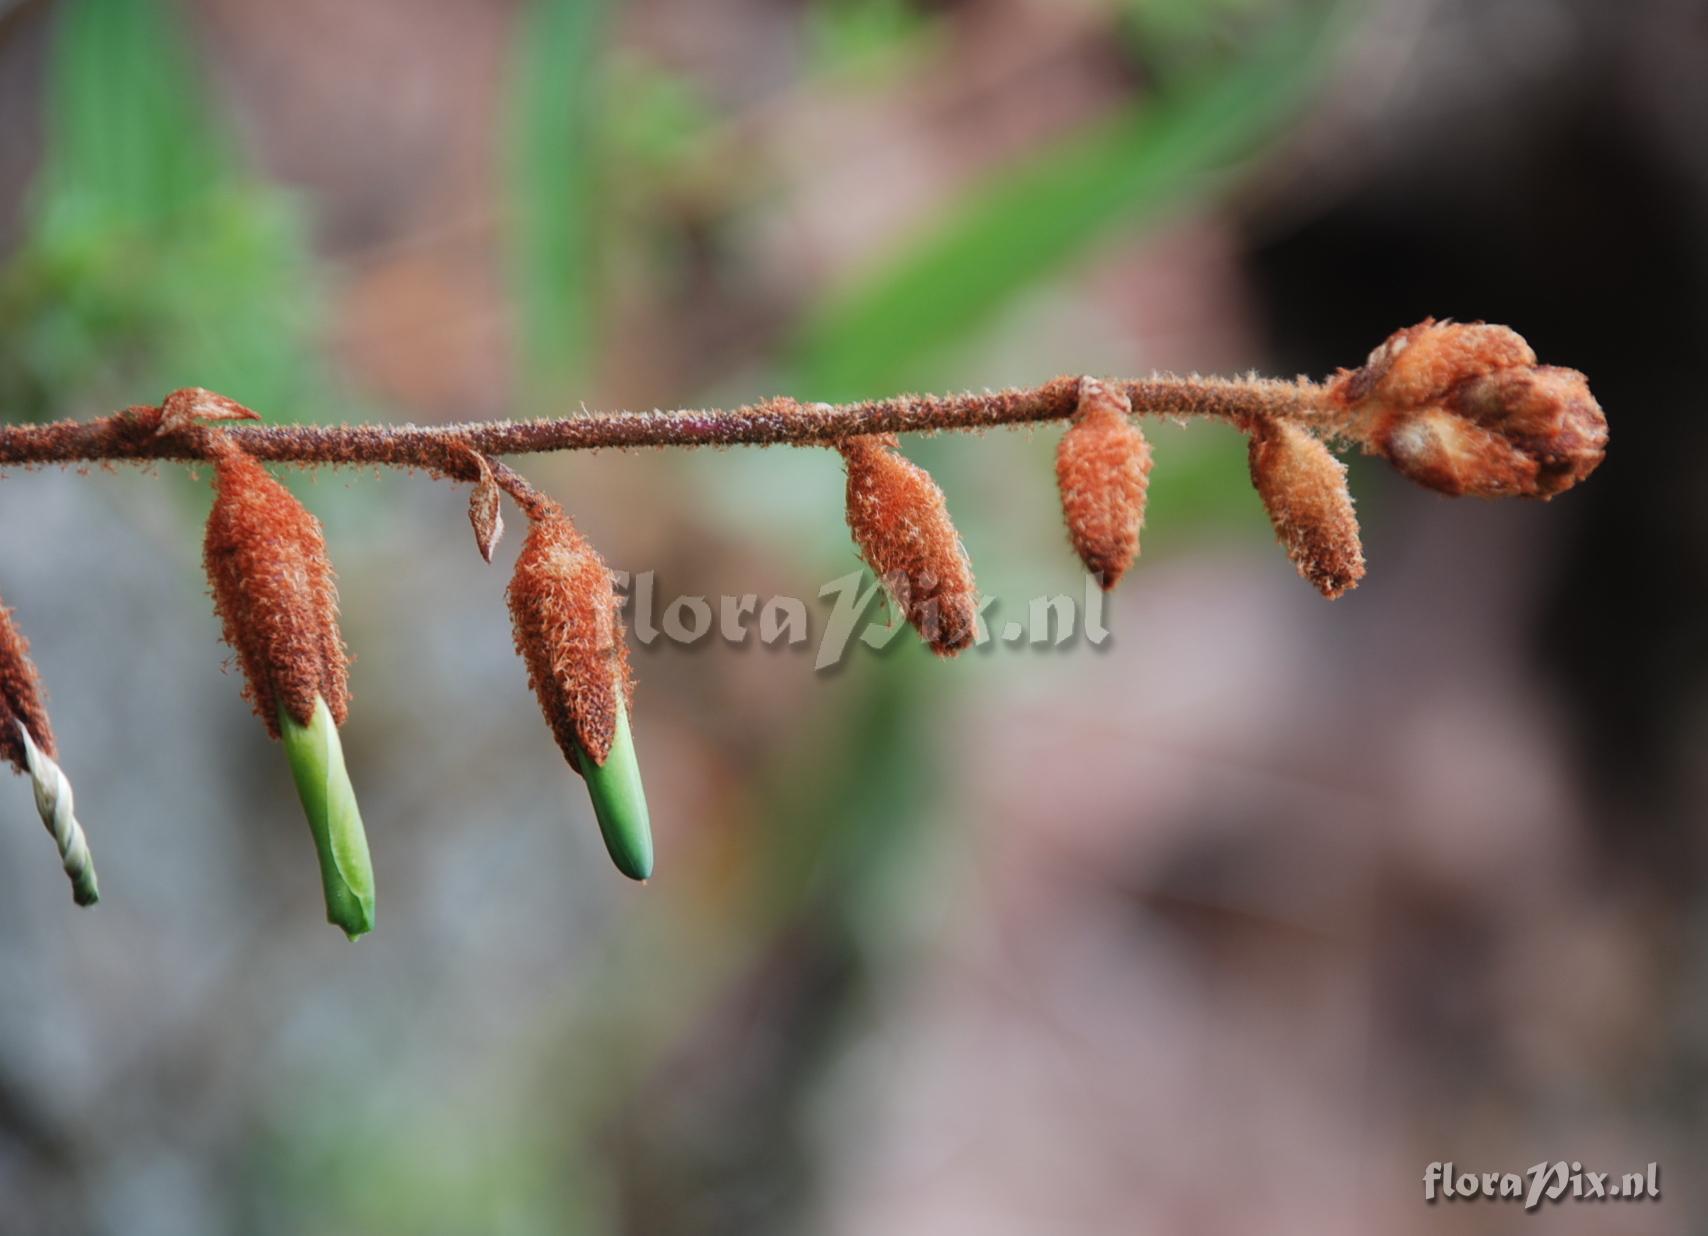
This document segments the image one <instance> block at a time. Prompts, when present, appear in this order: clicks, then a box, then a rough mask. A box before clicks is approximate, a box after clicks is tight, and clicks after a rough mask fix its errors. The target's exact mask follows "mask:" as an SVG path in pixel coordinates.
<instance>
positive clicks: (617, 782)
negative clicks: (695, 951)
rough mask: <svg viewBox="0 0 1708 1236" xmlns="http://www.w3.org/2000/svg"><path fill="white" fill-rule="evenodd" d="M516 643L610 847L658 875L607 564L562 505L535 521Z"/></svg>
mask: <svg viewBox="0 0 1708 1236" xmlns="http://www.w3.org/2000/svg"><path fill="white" fill-rule="evenodd" d="M508 600H509V604H510V621H511V626H512V628H513V630H514V633H515V637H516V651H517V652H518V653H520V654H521V656H522V660H523V661H524V662H526V664H527V666H528V685H529V686H530V687H532V688H533V691H534V696H535V698H536V699H538V700H539V702H540V711H541V713H543V714H544V716H545V719H546V724H547V725H548V726H549V727H550V728H551V731H552V736H553V737H554V738H556V739H557V744H558V749H559V750H560V751H562V752H563V755H564V758H565V759H566V760H568V761H569V766H570V767H571V768H573V769H575V771H576V772H578V773H580V774H581V775H582V777H583V778H584V779H585V780H586V782H587V788H588V792H589V794H590V795H591V796H592V799H593V808H594V814H595V815H596V816H597V817H598V820H599V830H600V833H601V835H602V836H603V837H604V839H605V846H606V849H607V850H608V851H609V852H610V855H611V859H612V861H613V862H615V863H616V865H617V868H618V870H620V871H622V873H623V874H624V875H626V876H629V877H630V878H631V879H635V880H645V879H647V878H649V877H650V876H651V874H652V861H653V856H652V830H651V823H650V819H649V817H648V814H647V807H646V796H645V793H644V791H643V790H642V787H641V782H640V772H639V765H638V763H637V761H636V759H635V754H634V743H633V741H632V738H631V736H630V733H629V721H628V710H629V704H630V702H631V700H632V698H633V695H634V685H633V682H632V679H631V677H630V673H629V654H628V647H627V645H626V644H625V643H624V642H623V630H622V623H621V622H620V621H619V619H618V616H617V615H618V601H617V595H616V591H615V589H614V588H613V587H612V585H611V572H610V571H609V570H608V569H607V568H606V566H605V562H604V560H603V559H602V558H600V556H599V554H598V553H597V551H595V550H594V549H593V547H592V546H591V545H589V544H588V543H587V541H586V540H584V539H583V538H582V536H581V534H580V533H579V532H577V531H576V529H575V525H574V524H572V523H570V521H569V519H568V518H567V517H566V516H565V515H564V514H563V513H562V511H559V510H555V509H554V510H552V511H550V512H548V513H547V514H546V515H545V516H544V517H542V518H537V519H535V520H534V521H533V523H532V525H531V527H530V528H529V530H528V536H527V539H526V540H525V541H524V542H523V544H522V551H521V553H520V554H519V555H518V556H517V558H516V571H515V574H514V575H513V576H512V577H511V580H510V588H509V592H508Z"/></svg>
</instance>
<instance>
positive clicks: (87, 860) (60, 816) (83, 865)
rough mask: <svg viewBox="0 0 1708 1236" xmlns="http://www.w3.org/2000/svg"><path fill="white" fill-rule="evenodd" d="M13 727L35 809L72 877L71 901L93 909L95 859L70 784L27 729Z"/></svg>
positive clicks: (96, 889)
mask: <svg viewBox="0 0 1708 1236" xmlns="http://www.w3.org/2000/svg"><path fill="white" fill-rule="evenodd" d="M14 724H16V725H17V727H18V734H19V736H20V737H22V738H23V740H24V762H25V765H26V766H27V767H28V768H29V770H30V782H31V784H32V786H33V787H34V789H35V792H36V810H37V811H39V812H40V813H41V817H42V823H43V824H45V825H47V831H48V832H50V833H51V834H53V843H54V844H55V845H56V846H58V847H59V857H60V858H61V859H62V860H63V861H64V863H65V874H66V875H68V876H70V877H71V897H72V900H74V901H76V902H77V904H78V905H80V906H92V905H94V904H95V903H96V902H97V901H99V900H100V899H101V889H100V885H99V883H98V882H97V881H96V879H95V859H94V856H93V855H92V854H90V853H89V842H88V840H87V839H86V838H85V837H84V836H83V826H82V825H81V824H79V823H78V822H77V816H76V815H75V813H74V812H73V810H72V795H71V782H70V781H68V780H67V779H66V776H65V773H64V772H62V771H61V770H60V767H59V765H58V764H56V763H54V762H53V760H52V759H51V758H50V757H49V756H48V754H47V753H46V752H45V751H43V750H42V749H41V748H40V747H38V746H36V741H35V739H33V738H31V737H30V729H29V726H27V725H25V724H24V723H23V722H22V721H16V722H14Z"/></svg>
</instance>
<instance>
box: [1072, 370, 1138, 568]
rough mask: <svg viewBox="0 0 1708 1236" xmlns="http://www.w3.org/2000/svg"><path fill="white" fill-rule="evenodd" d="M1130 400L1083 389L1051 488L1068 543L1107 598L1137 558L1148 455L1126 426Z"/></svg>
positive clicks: (1092, 382) (1097, 388) (1084, 385)
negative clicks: (1058, 500) (1055, 492)
mask: <svg viewBox="0 0 1708 1236" xmlns="http://www.w3.org/2000/svg"><path fill="white" fill-rule="evenodd" d="M1132 410H1133V405H1132V404H1131V402H1129V401H1128V399H1127V396H1126V395H1124V394H1122V393H1121V392H1120V391H1117V390H1114V389H1112V388H1110V387H1109V386H1107V385H1105V384H1104V383H1102V382H1099V381H1097V380H1096V379H1094V378H1085V379H1083V380H1082V381H1081V383H1080V393H1079V411H1078V412H1077V413H1076V414H1075V416H1074V420H1073V424H1072V425H1070V426H1069V427H1068V431H1067V432H1066V433H1065V434H1063V435H1062V440H1061V442H1060V443H1059V444H1058V445H1057V447H1056V487H1057V489H1058V490H1060V491H1061V499H1062V515H1063V517H1064V518H1065V519H1066V520H1067V527H1068V536H1069V538H1070V539H1071V540H1072V541H1073V547H1074V550H1075V552H1077V553H1078V554H1079V558H1080V561H1081V562H1083V563H1085V569H1086V570H1088V571H1090V572H1091V573H1092V574H1093V575H1095V576H1096V577H1097V579H1098V582H1099V583H1101V584H1102V586H1103V587H1104V589H1105V590H1107V589H1110V588H1113V587H1114V586H1115V584H1116V581H1118V580H1119V579H1120V578H1121V576H1122V575H1124V574H1126V572H1127V569H1128V568H1129V567H1131V566H1132V565H1133V563H1134V561H1135V560H1136V559H1137V558H1138V556H1139V530H1140V529H1141V528H1143V527H1144V522H1145V491H1146V489H1147V488H1148V487H1149V484H1150V474H1151V448H1150V444H1149V443H1147V442H1146V441H1145V436H1144V434H1142V433H1141V432H1139V427H1138V426H1137V425H1135V424H1133V422H1132V421H1131V420H1130V419H1129V417H1130V415H1131V413H1132Z"/></svg>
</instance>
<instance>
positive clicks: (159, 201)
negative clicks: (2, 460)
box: [0, 0, 335, 418]
mask: <svg viewBox="0 0 1708 1236" xmlns="http://www.w3.org/2000/svg"><path fill="white" fill-rule="evenodd" d="M47 77H48V80H47V100H48V107H47V118H46V126H45V133H44V138H45V146H44V149H43V153H42V164H41V171H40V173H39V174H38V177H37V179H36V181H35V183H34V184H33V185H32V186H31V190H30V194H29V197H28V211H27V216H26V219H25V228H24V234H23V237H22V239H21V242H20V244H19V245H18V248H17V250H16V251H15V253H13V254H11V255H10V257H9V259H8V261H7V262H6V264H5V265H4V266H3V267H0V409H4V411H3V413H0V414H3V415H7V416H22V417H25V418H32V417H37V416H49V415H59V414H63V413H64V412H65V411H66V410H67V408H68V407H75V406H78V405H80V404H94V405H95V406H100V405H101V404H110V403H113V402H130V401H135V400H137V399H139V398H142V397H144V396H156V395H158V394H160V393H161V392H162V391H165V390H170V389H172V388H173V387H179V386H187V385H198V386H208V387H212V388H214V389H216V390H220V391H222V392H223V393H225V394H228V395H231V396H232V397H234V398H236V399H239V400H241V401H242V402H244V403H247V404H250V405H252V406H254V407H257V408H262V409H266V410H268V411H269V412H272V413H287V414H289V415H291V416H293V417H306V418H313V417H315V416H325V415H331V414H334V413H335V407H334V405H332V404H331V402H330V401H328V400H326V399H324V398H318V397H317V396H319V395H321V394H323V387H322V385H321V383H320V382H319V381H318V380H317V379H318V375H319V373H320V370H319V367H318V366H317V365H316V364H315V363H314V359H313V344H312V340H313V337H314V325H315V322H316V320H317V316H318V315H317V309H318V295H317V292H318V286H317V281H316V278H315V271H314V266H313V261H312V257H311V253H310V245H309V240H308V236H307V228H306V226H305V225H304V221H303V219H302V216H301V214H300V212H299V211H298V209H297V207H296V202H295V201H294V199H293V198H292V197H291V196H290V195H289V194H287V193H285V192H283V191H281V190H279V189H277V188H275V187H274V186H272V185H269V184H267V183H264V182H261V181H258V180H256V179H255V178H253V177H252V176H250V175H249V174H248V173H247V172H246V171H245V170H244V168H243V167H242V166H241V164H240V161H239V160H238V158H237V155H236V146H235V144H234V143H233V142H232V140H231V139H230V135H229V133H228V132H227V129H226V126H225V125H224V124H223V122H222V118H221V115H220V110H219V105H218V100H217V98H216V97H215V95H214V92H213V90H212V89H211V84H210V81H209V77H208V74H207V73H206V72H205V70H204V68H203V66H202V65H200V64H199V63H198V59H197V55H196V48H195V46H194V44H193V42H192V41H191V40H190V38H189V36H188V33H187V31H186V29H185V27H184V25H183V23H182V22H181V21H180V20H179V14H178V10H177V7H176V4H175V3H174V0H67V2H66V3H63V4H61V5H60V6H58V8H57V11H56V15H55V25H54V27H53V34H52V43H51V48H50V51H49V56H48V66H47Z"/></svg>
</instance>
